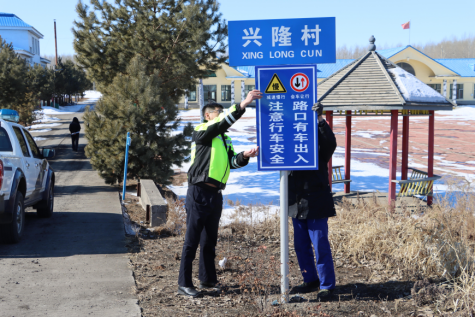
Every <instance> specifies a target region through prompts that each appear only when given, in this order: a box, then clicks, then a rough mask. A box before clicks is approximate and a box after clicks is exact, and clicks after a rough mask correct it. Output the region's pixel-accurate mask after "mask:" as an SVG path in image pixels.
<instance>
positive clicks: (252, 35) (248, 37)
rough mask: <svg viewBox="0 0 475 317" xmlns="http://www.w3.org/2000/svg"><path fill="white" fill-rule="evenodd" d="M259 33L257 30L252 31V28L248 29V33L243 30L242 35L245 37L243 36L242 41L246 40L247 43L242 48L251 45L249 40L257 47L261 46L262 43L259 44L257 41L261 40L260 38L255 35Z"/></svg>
mask: <svg viewBox="0 0 475 317" xmlns="http://www.w3.org/2000/svg"><path fill="white" fill-rule="evenodd" d="M259 31H260V29H259V28H256V31H254V29H253V28H249V32H248V31H247V30H246V29H244V30H243V32H244V34H246V36H243V37H242V39H243V40H247V41H246V43H244V44H243V45H242V46H244V47H246V46H248V45H249V44H250V43H251V40H253V42H254V43H256V44H257V46H261V45H262V43H261V42H259V41H258V40H261V39H262V36H261V35H257V34H259Z"/></svg>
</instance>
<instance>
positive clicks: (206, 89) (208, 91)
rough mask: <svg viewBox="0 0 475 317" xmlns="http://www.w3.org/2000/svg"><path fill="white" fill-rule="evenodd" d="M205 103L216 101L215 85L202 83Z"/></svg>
mask: <svg viewBox="0 0 475 317" xmlns="http://www.w3.org/2000/svg"><path fill="white" fill-rule="evenodd" d="M203 93H204V99H205V104H206V103H210V102H216V85H203Z"/></svg>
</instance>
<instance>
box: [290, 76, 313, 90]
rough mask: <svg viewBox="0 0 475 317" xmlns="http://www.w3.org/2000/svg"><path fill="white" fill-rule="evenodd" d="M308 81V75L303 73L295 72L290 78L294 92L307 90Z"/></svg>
mask: <svg viewBox="0 0 475 317" xmlns="http://www.w3.org/2000/svg"><path fill="white" fill-rule="evenodd" d="M309 84H310V81H309V80H308V76H307V75H305V74H303V73H297V74H295V75H293V76H292V78H291V79H290V86H292V89H293V90H295V91H296V92H303V91H305V90H307V88H308V86H309Z"/></svg>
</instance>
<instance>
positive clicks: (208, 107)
mask: <svg viewBox="0 0 475 317" xmlns="http://www.w3.org/2000/svg"><path fill="white" fill-rule="evenodd" d="M218 107H219V108H221V109H224V107H223V106H222V105H220V104H219V103H209V104H207V105H205V106H204V107H203V117H204V115H205V113H206V110H207V109H211V108H212V109H213V110H216V108H218Z"/></svg>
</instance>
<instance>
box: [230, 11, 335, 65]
mask: <svg viewBox="0 0 475 317" xmlns="http://www.w3.org/2000/svg"><path fill="white" fill-rule="evenodd" d="M228 35H229V65H231V66H258V65H284V64H320V63H335V61H336V43H335V18H305V19H278V20H249V21H229V23H228Z"/></svg>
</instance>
